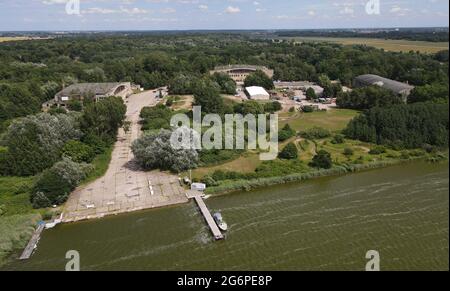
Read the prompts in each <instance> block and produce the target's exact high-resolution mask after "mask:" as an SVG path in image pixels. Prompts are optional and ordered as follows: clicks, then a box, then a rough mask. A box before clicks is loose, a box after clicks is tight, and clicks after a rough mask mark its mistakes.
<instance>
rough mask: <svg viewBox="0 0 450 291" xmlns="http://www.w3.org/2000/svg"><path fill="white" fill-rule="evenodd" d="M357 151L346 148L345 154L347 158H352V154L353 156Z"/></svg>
mask: <svg viewBox="0 0 450 291" xmlns="http://www.w3.org/2000/svg"><path fill="white" fill-rule="evenodd" d="M354 153H355V152H354V151H353V149H351V148H345V149H344V153H343V154H344V156H346V157H347V158H350V157H351V156H353V154H354Z"/></svg>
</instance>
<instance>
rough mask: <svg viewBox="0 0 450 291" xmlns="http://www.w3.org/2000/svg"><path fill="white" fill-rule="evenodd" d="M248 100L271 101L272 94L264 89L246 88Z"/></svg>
mask: <svg viewBox="0 0 450 291" xmlns="http://www.w3.org/2000/svg"><path fill="white" fill-rule="evenodd" d="M245 91H246V92H247V95H248V98H249V99H252V100H270V94H269V93H268V92H267V91H266V89H264V88H263V87H256V86H253V87H247V88H245Z"/></svg>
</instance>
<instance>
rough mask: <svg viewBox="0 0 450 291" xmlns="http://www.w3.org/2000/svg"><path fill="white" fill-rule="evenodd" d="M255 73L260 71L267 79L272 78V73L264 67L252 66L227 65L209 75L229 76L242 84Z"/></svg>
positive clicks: (217, 68)
mask: <svg viewBox="0 0 450 291" xmlns="http://www.w3.org/2000/svg"><path fill="white" fill-rule="evenodd" d="M256 71H262V72H263V73H264V74H266V75H267V77H269V78H271V79H272V78H273V75H274V71H273V70H270V69H268V68H266V67H264V66H252V65H229V66H219V67H216V68H215V69H214V70H212V71H211V72H210V73H211V75H212V74H214V73H224V74H227V75H228V76H230V78H231V79H233V80H234V81H235V82H236V83H238V84H242V83H244V81H245V79H246V78H247V77H248V76H249V75H250V74H252V73H254V72H256Z"/></svg>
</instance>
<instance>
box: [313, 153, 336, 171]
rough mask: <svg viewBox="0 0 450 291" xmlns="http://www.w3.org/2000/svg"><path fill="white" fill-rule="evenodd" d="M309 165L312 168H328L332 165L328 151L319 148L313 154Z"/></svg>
mask: <svg viewBox="0 0 450 291" xmlns="http://www.w3.org/2000/svg"><path fill="white" fill-rule="evenodd" d="M309 165H310V166H311V167H313V168H319V169H330V168H331V167H332V166H333V161H332V160H331V155H330V153H329V152H327V151H324V150H321V151H319V152H318V153H317V154H316V155H315V156H314V158H313V159H312V161H311V163H309Z"/></svg>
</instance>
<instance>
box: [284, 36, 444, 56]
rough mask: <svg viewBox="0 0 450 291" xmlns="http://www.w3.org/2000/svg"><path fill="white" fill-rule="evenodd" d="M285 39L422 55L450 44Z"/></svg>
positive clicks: (309, 38)
mask: <svg viewBox="0 0 450 291" xmlns="http://www.w3.org/2000/svg"><path fill="white" fill-rule="evenodd" d="M284 39H290V40H296V41H301V42H334V43H339V44H343V45H357V44H360V45H367V46H372V47H376V48H379V49H384V50H386V51H392V52H409V51H419V52H421V53H436V52H438V51H442V50H448V47H449V43H448V42H427V41H412V40H391V39H376V38H343V37H342V38H339V37H289V38H284Z"/></svg>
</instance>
